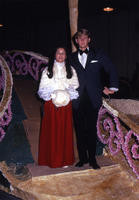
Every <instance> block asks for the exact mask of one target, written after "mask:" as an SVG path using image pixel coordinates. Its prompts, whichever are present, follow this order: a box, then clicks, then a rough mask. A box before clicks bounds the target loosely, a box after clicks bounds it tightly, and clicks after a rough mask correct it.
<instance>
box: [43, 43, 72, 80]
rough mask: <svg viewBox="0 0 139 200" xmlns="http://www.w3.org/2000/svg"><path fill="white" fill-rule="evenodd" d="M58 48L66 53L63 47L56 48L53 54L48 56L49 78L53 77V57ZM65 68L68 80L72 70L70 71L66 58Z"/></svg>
mask: <svg viewBox="0 0 139 200" xmlns="http://www.w3.org/2000/svg"><path fill="white" fill-rule="evenodd" d="M60 48H62V49H64V50H65V52H66V48H65V47H58V48H56V50H55V51H54V54H53V55H51V56H50V58H49V63H48V74H47V75H48V77H49V78H52V77H53V66H54V60H55V55H56V51H57V50H58V49H60ZM65 67H66V72H67V78H68V79H70V78H71V77H72V75H73V74H72V69H71V66H70V63H69V59H68V57H67V58H66V60H65Z"/></svg>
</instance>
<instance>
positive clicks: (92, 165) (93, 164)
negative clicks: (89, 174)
mask: <svg viewBox="0 0 139 200" xmlns="http://www.w3.org/2000/svg"><path fill="white" fill-rule="evenodd" d="M89 165H90V166H91V167H92V168H93V169H100V166H99V165H98V164H97V163H96V162H95V163H93V162H90V163H89Z"/></svg>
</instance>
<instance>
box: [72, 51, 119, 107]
mask: <svg viewBox="0 0 139 200" xmlns="http://www.w3.org/2000/svg"><path fill="white" fill-rule="evenodd" d="M69 59H70V64H71V66H72V67H74V69H75V70H76V72H77V76H78V80H79V88H78V92H79V98H78V99H76V100H73V108H75V109H76V108H78V106H79V103H80V97H81V95H82V93H83V91H84V89H85V88H86V90H87V93H88V96H89V98H90V100H91V103H92V106H93V108H94V109H99V108H100V106H101V104H102V93H103V89H104V85H103V81H102V80H103V79H102V77H103V75H104V72H106V74H107V77H108V78H109V85H105V86H107V87H114V88H118V75H117V70H116V68H115V66H114V65H113V63H112V62H111V60H110V59H109V58H108V57H107V56H106V55H105V54H104V53H103V51H102V50H90V51H89V53H88V57H87V62H86V66H85V68H83V66H82V65H81V63H80V61H79V59H78V51H76V52H74V53H72V54H71V55H70V58H69Z"/></svg>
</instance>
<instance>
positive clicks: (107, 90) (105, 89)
mask: <svg viewBox="0 0 139 200" xmlns="http://www.w3.org/2000/svg"><path fill="white" fill-rule="evenodd" d="M114 92H115V91H114V90H110V89H109V88H107V87H104V90H103V93H104V94H105V95H109V94H114Z"/></svg>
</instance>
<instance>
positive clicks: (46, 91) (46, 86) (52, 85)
mask: <svg viewBox="0 0 139 200" xmlns="http://www.w3.org/2000/svg"><path fill="white" fill-rule="evenodd" d="M71 68H72V73H73V75H72V77H71V78H70V79H67V77H66V76H67V73H66V68H65V63H64V62H63V63H59V62H56V61H55V62H54V66H53V77H52V78H49V77H48V75H47V74H48V69H47V68H45V69H44V70H43V72H42V76H41V80H40V85H39V90H38V95H39V96H40V98H42V99H43V100H44V101H49V100H50V99H52V98H53V97H54V94H55V92H58V91H64V92H65V91H66V92H67V93H68V95H69V96H70V100H73V99H77V98H78V96H79V94H78V91H77V90H76V89H77V88H78V87H79V82H78V78H77V74H76V71H75V70H74V68H73V67H71Z"/></svg>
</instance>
